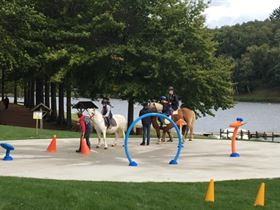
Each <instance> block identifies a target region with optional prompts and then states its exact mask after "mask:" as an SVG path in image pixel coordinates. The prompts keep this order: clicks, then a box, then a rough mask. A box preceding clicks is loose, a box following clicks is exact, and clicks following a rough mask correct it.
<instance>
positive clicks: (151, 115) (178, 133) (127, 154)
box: [124, 113, 183, 166]
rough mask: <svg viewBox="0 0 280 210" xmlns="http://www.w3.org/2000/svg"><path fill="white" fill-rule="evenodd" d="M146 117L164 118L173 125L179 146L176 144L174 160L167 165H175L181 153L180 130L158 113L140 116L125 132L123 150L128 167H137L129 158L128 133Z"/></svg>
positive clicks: (170, 120)
mask: <svg viewBox="0 0 280 210" xmlns="http://www.w3.org/2000/svg"><path fill="white" fill-rule="evenodd" d="M146 117H161V118H164V119H166V120H168V121H169V122H170V123H171V124H172V125H173V127H174V128H175V130H176V133H177V135H178V139H179V144H178V149H177V153H176V155H175V158H174V159H173V160H171V161H170V162H169V164H171V165H175V164H177V163H178V162H177V161H178V159H179V156H180V153H181V150H182V143H183V141H182V135H181V133H180V130H179V128H178V126H177V125H176V123H175V122H174V121H173V120H172V119H170V118H169V117H167V116H166V115H164V114H160V113H148V114H145V115H143V116H141V117H138V118H137V119H136V120H134V121H133V122H132V124H131V125H130V126H129V128H128V130H127V132H126V135H125V140H124V149H125V155H126V157H127V159H128V161H129V166H137V165H138V164H137V163H136V162H135V161H133V160H132V158H131V156H130V154H129V150H128V139H129V135H130V133H131V130H132V129H133V128H134V126H135V125H136V124H137V123H138V122H139V121H140V120H142V119H144V118H146Z"/></svg>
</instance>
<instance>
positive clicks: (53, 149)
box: [47, 135, 56, 152]
mask: <svg viewBox="0 0 280 210" xmlns="http://www.w3.org/2000/svg"><path fill="white" fill-rule="evenodd" d="M47 151H48V152H56V135H54V136H53V138H52V141H51V143H50V145H49V146H48V149H47Z"/></svg>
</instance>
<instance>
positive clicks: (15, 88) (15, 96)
mask: <svg viewBox="0 0 280 210" xmlns="http://www.w3.org/2000/svg"><path fill="white" fill-rule="evenodd" d="M14 82H15V83H14V104H17V81H16V80H15V81H14Z"/></svg>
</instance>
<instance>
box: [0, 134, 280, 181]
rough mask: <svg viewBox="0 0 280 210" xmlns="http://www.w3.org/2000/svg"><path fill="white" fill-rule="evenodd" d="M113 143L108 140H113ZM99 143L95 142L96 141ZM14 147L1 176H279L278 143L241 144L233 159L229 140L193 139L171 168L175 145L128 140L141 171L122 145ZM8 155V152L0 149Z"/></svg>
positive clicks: (26, 143)
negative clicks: (83, 149) (52, 149)
mask: <svg viewBox="0 0 280 210" xmlns="http://www.w3.org/2000/svg"><path fill="white" fill-rule="evenodd" d="M112 141H113V140H112V139H110V141H109V142H112ZM93 142H94V143H96V142H97V140H96V139H94V140H93ZM7 143H10V144H12V145H14V146H15V151H13V152H12V156H13V157H14V160H13V161H0V175H1V176H18V177H33V178H47V179H59V180H92V181H122V182H123V181H125V182H130V181H133V182H147V181H152V182H166V181H172V182H173V181H175V182H197V181H209V179H210V178H214V179H215V180H236V179H251V178H275V177H280V168H279V167H278V165H279V162H280V152H279V151H280V144H278V143H265V142H248V141H247V142H246V141H238V142H237V148H238V152H239V153H240V155H241V157H240V158H230V157H229V155H230V141H224V140H194V141H192V142H187V143H186V144H185V147H184V148H183V149H182V153H181V156H180V158H179V162H178V163H179V164H178V165H169V164H168V162H169V161H170V160H171V159H173V158H174V155H175V153H176V150H177V148H176V147H177V142H174V143H164V144H161V145H157V144H155V143H154V144H152V145H150V146H139V143H140V139H130V143H129V148H130V153H131V155H132V157H133V159H134V160H135V161H137V163H138V164H139V166H138V167H129V166H128V161H127V159H126V157H125V153H124V148H123V147H122V142H121V143H120V144H119V146H117V147H116V148H109V149H108V150H104V149H102V148H100V149H96V148H94V149H93V150H92V153H91V154H90V155H89V156H83V155H81V154H79V153H76V152H75V150H76V149H77V147H78V144H79V140H78V139H57V152H56V153H47V152H46V149H47V146H48V144H49V143H50V140H21V141H8V142H7ZM1 152H3V155H4V150H1Z"/></svg>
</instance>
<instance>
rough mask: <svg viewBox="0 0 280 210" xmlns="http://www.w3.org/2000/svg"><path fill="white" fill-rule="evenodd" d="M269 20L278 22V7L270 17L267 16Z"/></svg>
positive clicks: (279, 18) (279, 8)
mask: <svg viewBox="0 0 280 210" xmlns="http://www.w3.org/2000/svg"><path fill="white" fill-rule="evenodd" d="M269 19H270V20H272V21H274V20H280V6H279V7H278V8H276V9H275V10H274V11H273V12H272V13H271V15H270V16H269Z"/></svg>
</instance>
